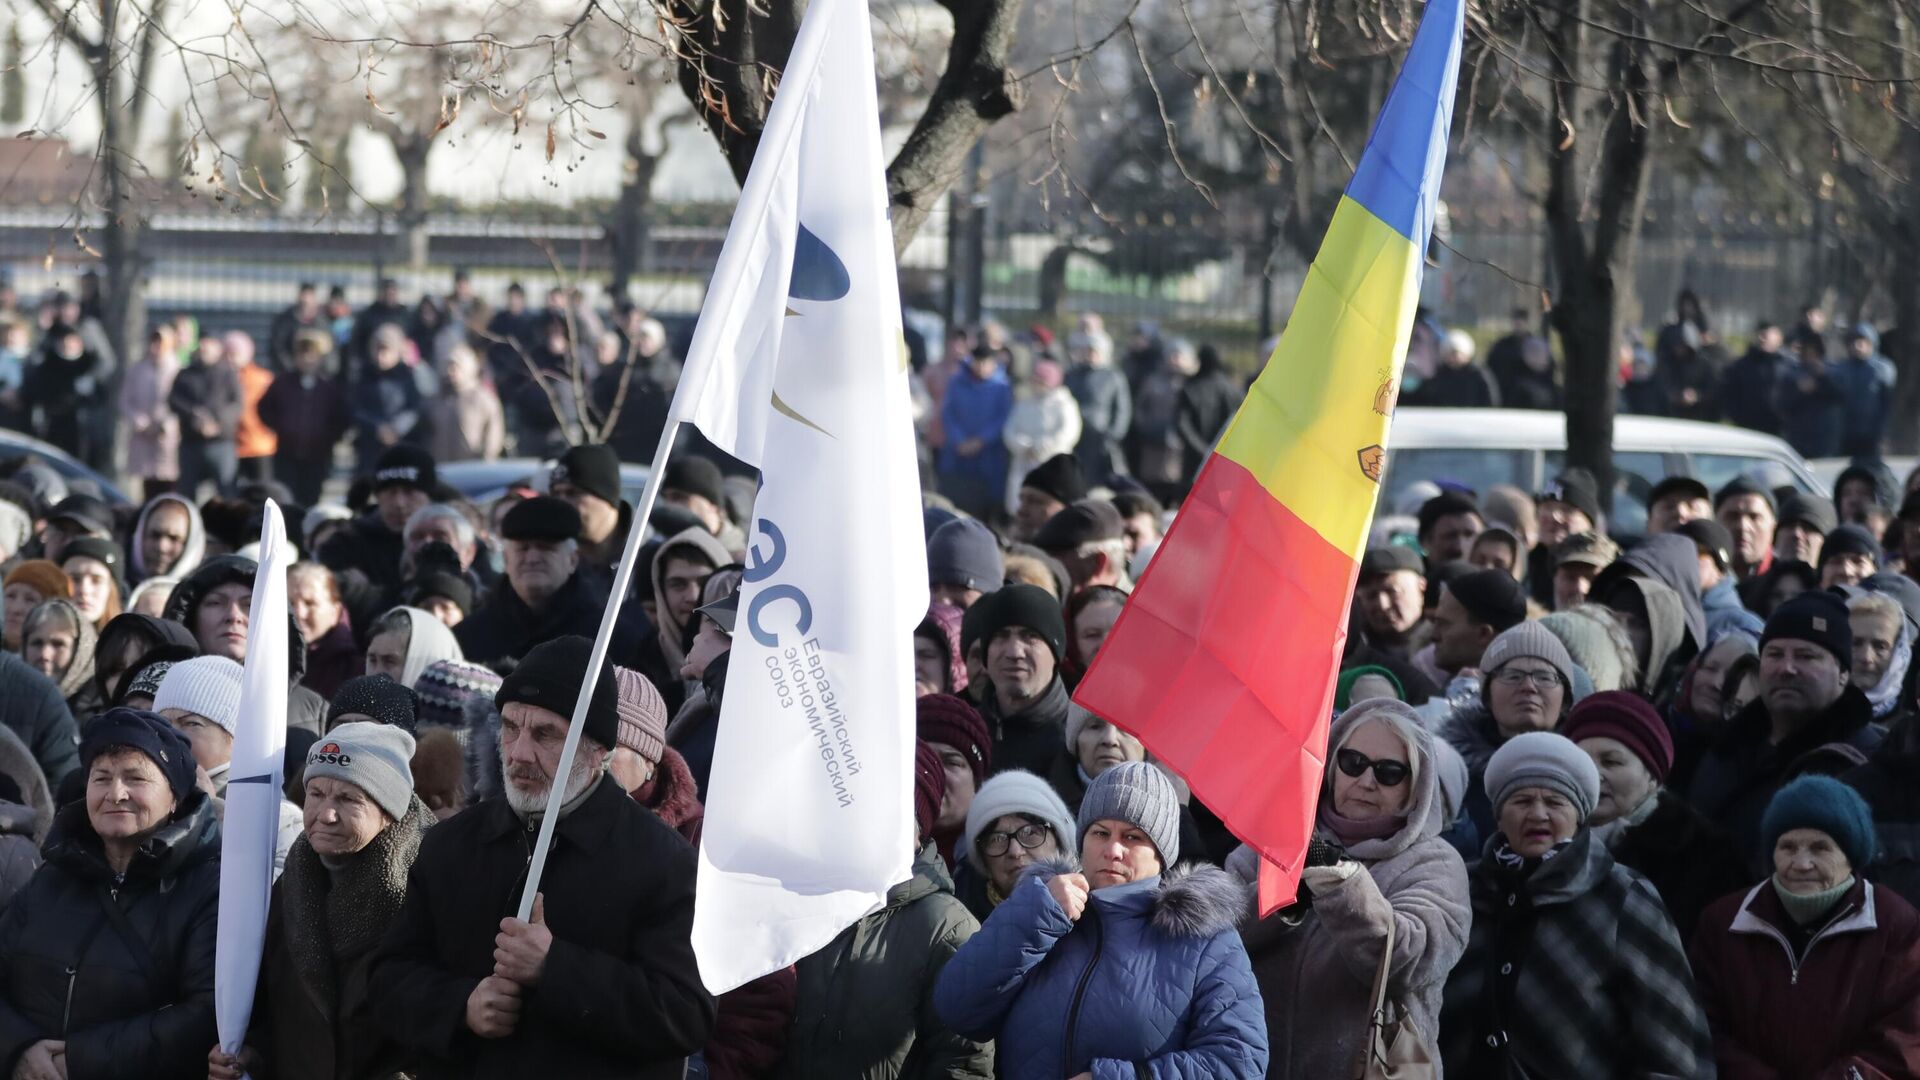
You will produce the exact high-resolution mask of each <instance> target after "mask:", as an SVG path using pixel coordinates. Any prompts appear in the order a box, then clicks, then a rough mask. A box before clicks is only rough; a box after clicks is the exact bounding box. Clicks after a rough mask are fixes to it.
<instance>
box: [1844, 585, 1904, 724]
mask: <svg viewBox="0 0 1920 1080" xmlns="http://www.w3.org/2000/svg"><path fill="white" fill-rule="evenodd" d="M1847 616H1848V618H1847V622H1848V624H1849V625H1850V626H1851V627H1852V628H1853V666H1852V667H1851V668H1849V669H1848V675H1847V678H1848V680H1849V681H1850V682H1852V683H1853V685H1855V686H1857V687H1859V688H1860V692H1861V693H1863V694H1865V695H1867V701H1868V702H1870V703H1871V704H1872V705H1873V718H1874V719H1875V720H1877V721H1879V722H1880V723H1882V724H1891V723H1894V722H1895V721H1896V720H1898V719H1899V718H1900V717H1901V716H1902V714H1911V713H1912V711H1913V704H1912V702H1911V700H1907V699H1904V697H1903V694H1902V691H1903V690H1905V689H1906V688H1907V669H1908V668H1909V667H1911V666H1912V665H1913V639H1914V634H1913V626H1912V624H1910V623H1908V622H1907V616H1906V613H1905V612H1904V611H1902V610H1900V605H1899V603H1898V602H1897V601H1895V600H1894V599H1893V597H1891V596H1885V595H1881V594H1879V593H1867V594H1865V595H1863V596H1856V597H1854V598H1853V599H1851V600H1849V601H1847Z"/></svg>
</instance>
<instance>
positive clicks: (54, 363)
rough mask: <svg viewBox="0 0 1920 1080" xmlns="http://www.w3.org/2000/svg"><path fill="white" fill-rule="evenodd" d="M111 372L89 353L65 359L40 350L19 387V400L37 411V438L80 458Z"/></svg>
mask: <svg viewBox="0 0 1920 1080" xmlns="http://www.w3.org/2000/svg"><path fill="white" fill-rule="evenodd" d="M51 344H52V337H51V336H49V338H48V345H49V346H51ZM111 369H112V365H111V364H103V363H102V362H101V360H100V355H99V354H98V353H95V352H93V351H91V350H89V351H84V352H82V353H81V354H80V355H79V356H77V357H75V358H74V359H72V360H68V359H66V358H65V357H62V356H61V355H60V354H59V353H57V352H55V351H54V350H53V349H52V348H51V347H47V348H43V349H41V350H40V357H39V362H38V363H36V364H33V365H31V366H29V367H28V368H27V373H26V377H25V379H24V381H23V382H22V383H21V386H20V400H21V401H22V402H23V403H24V404H26V405H28V406H30V407H32V408H35V409H38V410H39V411H40V420H41V422H40V430H39V434H40V437H41V438H43V439H45V440H47V441H48V442H50V443H52V444H54V445H55V446H58V447H60V448H61V449H63V450H66V451H68V452H69V453H72V454H74V455H75V456H79V457H84V456H85V450H86V449H87V448H88V445H89V443H90V435H91V433H90V432H89V431H88V427H89V421H90V420H91V419H92V415H91V414H92V413H93V411H94V409H95V408H96V407H97V406H99V405H100V404H102V402H103V401H104V400H105V397H106V378H107V374H108V373H109V372H110V371H111Z"/></svg>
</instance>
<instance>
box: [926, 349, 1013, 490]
mask: <svg viewBox="0 0 1920 1080" xmlns="http://www.w3.org/2000/svg"><path fill="white" fill-rule="evenodd" d="M1012 413H1013V384H1012V383H1011V382H1010V381H1008V379H1007V374H1006V372H1004V371H996V372H994V373H993V375H992V376H991V377H989V378H986V379H980V378H977V377H975V375H974V374H973V369H972V368H971V367H966V368H962V369H961V371H960V373H959V374H958V375H955V376H954V377H953V381H952V382H950V383H948V384H947V393H946V396H945V397H943V398H941V400H940V424H941V427H942V428H943V429H944V430H945V431H946V438H947V441H946V443H945V445H943V446H941V447H940V457H939V472H940V483H941V488H942V490H943V491H947V489H948V488H950V487H951V488H952V490H951V491H948V494H950V495H956V496H959V497H960V498H962V499H963V500H964V499H967V498H977V497H978V496H981V495H985V496H987V498H988V499H989V500H991V501H996V502H997V501H998V499H999V497H1000V491H1001V487H1002V485H1004V484H1005V483H1006V482H1007V447H1006V444H1005V443H1004V442H1002V441H1001V433H1002V432H1004V431H1005V430H1006V426H1007V418H1008V417H1009V416H1010V415H1011V414H1012ZM969 439H979V440H981V441H982V443H983V445H982V447H981V449H980V452H979V453H978V454H975V455H973V456H972V457H961V456H960V444H961V443H963V442H966V441H967V440H969Z"/></svg>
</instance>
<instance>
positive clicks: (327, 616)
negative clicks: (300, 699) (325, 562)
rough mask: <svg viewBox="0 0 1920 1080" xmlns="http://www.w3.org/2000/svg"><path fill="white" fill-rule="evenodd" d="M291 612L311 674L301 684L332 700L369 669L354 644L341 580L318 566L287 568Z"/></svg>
mask: <svg viewBox="0 0 1920 1080" xmlns="http://www.w3.org/2000/svg"><path fill="white" fill-rule="evenodd" d="M287 611H288V612H289V613H290V614H292V616H293V625H294V626H296V627H298V628H299V630H300V636H301V637H302V638H305V639H306V642H307V673H306V674H305V675H303V676H301V679H300V684H301V685H302V686H305V687H306V688H307V689H309V690H312V691H313V692H314V693H316V694H319V695H320V696H321V697H323V698H326V699H328V700H332V699H333V694H334V691H336V690H338V689H340V684H341V683H343V682H346V681H347V680H348V679H351V678H353V677H354V676H355V675H358V674H360V673H361V672H362V671H363V670H365V668H366V661H365V660H364V659H362V657H361V653H360V646H359V645H357V644H356V643H355V642H354V640H353V621H352V620H351V619H349V618H348V617H347V605H346V602H345V601H344V600H343V599H342V598H341V596H340V581H339V579H338V578H336V577H334V576H333V571H332V570H329V569H327V568H326V567H324V566H322V565H320V564H319V563H316V562H297V563H294V564H293V565H292V566H289V567H287Z"/></svg>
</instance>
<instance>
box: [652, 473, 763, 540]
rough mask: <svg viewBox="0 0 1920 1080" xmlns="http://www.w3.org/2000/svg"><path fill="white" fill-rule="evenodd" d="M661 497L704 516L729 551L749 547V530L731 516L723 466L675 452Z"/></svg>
mask: <svg viewBox="0 0 1920 1080" xmlns="http://www.w3.org/2000/svg"><path fill="white" fill-rule="evenodd" d="M660 501H661V502H664V503H668V504H670V505H673V506H678V507H681V508H682V509H684V510H686V511H688V512H689V513H691V514H693V515H694V516H695V517H697V518H699V519H700V524H701V525H703V526H705V527H706V530H707V531H708V532H710V533H712V534H713V535H714V536H715V537H717V538H718V539H719V541H720V543H721V545H722V546H724V547H725V548H726V549H727V550H728V551H732V552H740V551H744V550H746V546H747V539H746V534H745V533H743V532H741V530H740V527H739V525H737V524H736V523H735V522H733V521H732V520H731V519H729V518H728V517H727V481H726V477H724V476H722V475H721V473H720V466H718V465H715V464H714V463H713V462H711V461H709V460H707V459H706V458H703V457H695V456H693V455H692V454H675V455H674V456H673V457H672V458H670V459H669V460H668V462H667V475H665V476H663V477H661V479H660Z"/></svg>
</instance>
